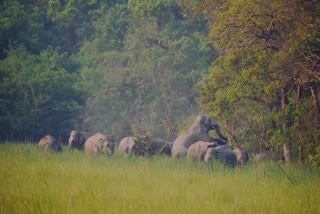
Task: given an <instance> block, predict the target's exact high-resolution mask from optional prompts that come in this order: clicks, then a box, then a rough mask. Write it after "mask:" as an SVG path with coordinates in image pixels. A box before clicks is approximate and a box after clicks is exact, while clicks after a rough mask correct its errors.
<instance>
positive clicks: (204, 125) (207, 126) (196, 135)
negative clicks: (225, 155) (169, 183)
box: [171, 114, 227, 158]
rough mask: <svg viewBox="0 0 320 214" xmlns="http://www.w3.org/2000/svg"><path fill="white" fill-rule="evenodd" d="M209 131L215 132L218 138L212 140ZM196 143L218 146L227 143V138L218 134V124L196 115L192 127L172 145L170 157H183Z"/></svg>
mask: <svg viewBox="0 0 320 214" xmlns="http://www.w3.org/2000/svg"><path fill="white" fill-rule="evenodd" d="M210 130H215V131H216V132H217V134H218V136H219V138H213V137H211V136H210V135H209V131H210ZM197 141H205V142H216V143H218V144H220V145H224V144H226V143H227V138H226V137H225V136H223V135H222V134H221V132H220V128H219V125H218V122H217V121H216V120H213V119H211V118H210V117H208V116H207V115H202V114H200V115H198V116H197V117H196V119H195V121H194V123H193V124H192V126H191V127H190V128H189V129H188V130H186V131H184V132H182V133H181V134H180V135H179V136H178V137H177V139H176V140H175V141H174V142H173V145H172V150H171V153H172V157H174V158H177V157H181V156H185V155H186V154H187V152H188V148H189V147H190V146H191V145H192V144H193V143H195V142H197Z"/></svg>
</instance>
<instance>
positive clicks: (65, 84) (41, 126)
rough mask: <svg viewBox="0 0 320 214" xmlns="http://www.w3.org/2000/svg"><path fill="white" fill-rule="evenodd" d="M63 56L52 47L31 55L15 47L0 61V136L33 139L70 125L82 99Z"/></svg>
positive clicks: (55, 132) (61, 131)
mask: <svg viewBox="0 0 320 214" xmlns="http://www.w3.org/2000/svg"><path fill="white" fill-rule="evenodd" d="M65 57H66V56H64V55H59V54H58V53H56V52H55V51H53V50H47V51H44V52H42V53H41V54H40V55H32V54H29V53H28V52H27V51H26V50H25V49H24V48H18V49H14V50H11V51H10V52H9V54H8V57H7V58H6V59H5V60H4V61H2V62H1V63H0V71H1V74H2V75H1V76H2V78H1V87H0V94H1V97H2V102H1V112H2V113H1V115H2V116H1V138H12V137H15V138H26V137H27V138H31V139H35V138H39V137H40V136H41V135H43V134H45V133H48V132H49V133H52V134H62V133H64V132H65V129H68V128H69V129H70V128H71V127H70V126H71V124H72V123H73V122H74V116H75V115H76V114H77V112H79V110H80V107H81V103H82V102H83V101H82V100H81V98H79V94H78V93H77V92H76V91H75V89H74V86H73V85H74V84H75V82H77V81H78V77H77V75H76V73H72V72H70V71H68V70H67V69H68V66H70V64H68V63H67V62H65V61H64V59H65ZM62 118H63V119H62Z"/></svg>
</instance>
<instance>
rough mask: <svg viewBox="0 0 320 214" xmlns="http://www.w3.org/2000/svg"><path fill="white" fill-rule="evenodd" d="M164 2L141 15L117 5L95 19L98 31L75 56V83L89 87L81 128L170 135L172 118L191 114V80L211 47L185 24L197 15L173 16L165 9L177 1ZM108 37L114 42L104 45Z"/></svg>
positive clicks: (193, 92) (197, 77)
mask: <svg viewBox="0 0 320 214" xmlns="http://www.w3.org/2000/svg"><path fill="white" fill-rule="evenodd" d="M167 6H168V5H167ZM167 6H166V7H162V6H161V7H160V6H159V7H158V9H157V10H155V8H153V9H152V10H153V12H152V13H150V15H148V14H145V15H144V16H143V17H142V16H140V15H135V14H130V11H126V10H125V9H126V7H125V6H118V7H114V8H113V9H112V10H110V11H109V12H108V14H107V15H106V16H105V18H104V19H103V20H104V21H103V22H101V23H100V22H99V23H97V25H96V32H103V34H101V35H100V36H99V34H97V37H96V38H94V39H93V40H92V41H91V42H88V43H86V45H85V46H84V47H83V48H82V49H81V51H80V54H78V55H77V56H76V59H77V61H79V62H80V63H83V65H85V66H84V67H83V69H82V71H81V74H82V78H83V82H82V83H80V85H86V86H87V87H88V88H89V89H90V92H89V94H90V95H89V99H88V103H87V107H86V109H85V113H84V124H83V125H84V127H86V128H88V129H90V130H101V131H105V132H112V133H117V135H118V136H119V137H123V136H126V135H131V134H132V129H138V130H140V131H141V132H142V133H143V132H147V131H148V132H151V133H153V134H155V135H161V136H163V137H168V138H172V137H173V136H174V135H175V133H176V132H177V130H176V128H175V127H174V124H176V123H177V121H180V120H181V118H186V117H188V116H189V115H190V114H197V113H196V110H197V104H196V102H195V98H196V96H197V93H198V92H197V88H196V85H197V82H198V80H200V78H201V77H202V75H203V74H204V73H206V72H207V69H208V67H209V65H210V63H211V61H212V59H213V58H214V56H215V52H214V51H213V48H212V47H211V45H210V44H209V43H208V41H207V40H206V38H205V35H204V34H203V32H199V31H195V30H194V29H193V28H191V27H190V26H191V25H192V24H194V23H197V22H199V21H198V20H197V21H194V22H191V23H190V22H189V21H190V20H183V19H182V20H177V19H175V18H174V16H175V15H176V14H175V11H173V10H170V8H171V7H177V6H176V5H175V4H172V5H170V6H168V7H167ZM145 9H146V10H148V11H149V9H148V7H146V8H145ZM160 10H161V14H160V13H157V12H156V11H158V12H159V11H160ZM163 16H168V17H171V18H168V19H166V20H163V19H162V17H163ZM115 17H119V18H115ZM102 23H103V25H102ZM172 25H174V26H175V28H174V29H173V28H172ZM187 25H188V26H189V27H186V26H187ZM178 31H181V32H182V31H183V32H184V33H183V34H184V36H181V35H180V34H177V33H175V32H178ZM118 33H120V35H119V34H118ZM110 38H118V40H117V41H118V42H117V44H119V45H116V46H114V47H110V46H109V45H112V44H114V43H113V41H114V40H112V39H111V42H110ZM104 44H106V45H104ZM181 109H183V112H181Z"/></svg>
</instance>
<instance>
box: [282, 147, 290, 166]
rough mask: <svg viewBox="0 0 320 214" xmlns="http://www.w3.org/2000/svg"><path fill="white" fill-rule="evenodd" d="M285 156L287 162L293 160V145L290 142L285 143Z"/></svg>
mask: <svg viewBox="0 0 320 214" xmlns="http://www.w3.org/2000/svg"><path fill="white" fill-rule="evenodd" d="M283 156H284V160H285V162H286V163H289V162H290V160H291V145H290V143H284V144H283Z"/></svg>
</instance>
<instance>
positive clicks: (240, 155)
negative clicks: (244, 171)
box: [233, 146, 249, 167]
mask: <svg viewBox="0 0 320 214" xmlns="http://www.w3.org/2000/svg"><path fill="white" fill-rule="evenodd" d="M233 152H234V153H235V155H236V156H237V163H238V165H240V167H245V166H246V165H247V162H248V161H249V154H248V152H247V151H245V150H243V149H241V148H239V147H237V146H234V147H233Z"/></svg>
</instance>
